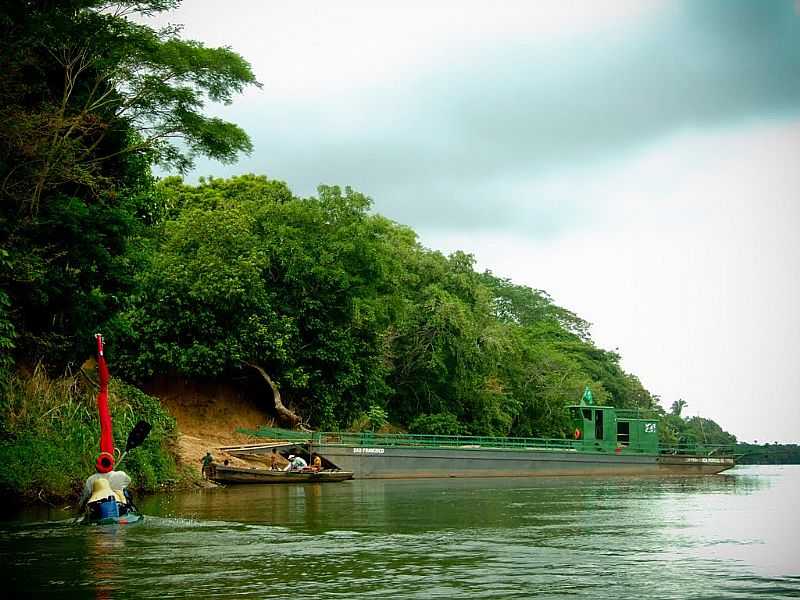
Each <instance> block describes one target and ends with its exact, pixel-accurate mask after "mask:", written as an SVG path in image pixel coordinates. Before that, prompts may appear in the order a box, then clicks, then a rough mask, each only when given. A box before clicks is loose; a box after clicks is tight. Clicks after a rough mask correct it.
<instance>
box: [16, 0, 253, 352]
mask: <svg viewBox="0 0 800 600" xmlns="http://www.w3.org/2000/svg"><path fill="white" fill-rule="evenodd" d="M177 4H178V2H177V0H120V1H117V2H107V1H100V0H64V1H61V2H53V1H50V0H17V1H12V2H7V3H3V4H2V7H0V248H2V249H3V250H5V251H6V252H7V258H6V261H7V262H8V263H9V265H10V268H7V269H3V270H2V271H0V277H2V280H0V287H2V289H4V290H6V292H7V294H8V300H9V302H10V307H9V308H8V309H7V310H9V311H10V315H11V319H12V322H13V323H14V325H15V326H16V332H17V334H18V335H19V337H20V339H19V341H18V343H17V347H18V351H19V352H20V353H21V354H22V355H23V356H25V357H27V358H29V359H34V360H35V359H38V358H40V357H42V356H44V355H46V354H49V356H50V358H51V359H54V360H55V361H56V362H65V361H68V360H71V359H73V358H74V356H73V355H74V350H75V349H74V340H76V339H79V338H86V339H89V340H90V339H91V338H90V337H89V336H88V335H87V334H90V333H91V330H92V329H94V328H95V327H97V326H98V325H99V324H100V323H102V322H103V321H104V320H105V319H106V318H107V317H108V316H109V315H110V314H112V313H113V312H114V311H115V310H117V308H118V306H119V304H120V300H121V298H122V296H123V295H124V294H125V293H126V292H127V291H128V290H129V289H130V285H131V283H132V264H131V260H130V257H128V256H127V254H126V245H127V240H128V237H129V236H130V234H131V233H132V232H133V231H134V229H135V227H136V226H137V223H140V222H142V220H143V219H146V218H148V213H149V212H151V208H152V207H151V204H152V199H149V198H147V194H146V192H147V190H148V189H149V187H150V186H151V176H150V165H151V164H152V163H159V164H162V165H169V166H172V167H175V168H178V169H183V170H185V169H187V168H189V167H190V166H191V164H192V159H193V157H194V156H196V155H197V154H205V155H208V156H211V157H213V158H216V159H219V160H222V161H229V160H233V159H234V158H235V156H236V155H237V154H238V153H240V152H247V151H249V150H250V148H251V145H250V141H249V139H248V137H247V135H246V134H245V133H244V132H243V131H242V130H241V129H240V128H239V127H237V126H236V125H234V124H231V123H226V122H224V121H222V120H220V119H218V118H215V117H209V116H206V115H205V114H204V113H203V109H204V103H205V102H207V101H209V100H210V101H214V102H229V101H230V100H231V98H232V96H233V94H235V93H238V92H240V91H242V90H243V89H244V87H245V86H248V85H258V84H257V82H256V80H255V77H254V75H253V73H252V71H251V69H250V66H249V65H248V63H247V62H246V61H245V60H244V59H242V58H241V57H240V56H238V55H237V54H236V53H234V52H233V51H231V50H230V49H228V48H207V47H205V46H204V45H203V44H202V43H200V42H194V41H186V40H182V39H180V37H179V29H178V28H176V27H167V28H163V29H154V28H152V27H150V26H148V25H145V24H143V23H142V22H140V21H137V20H134V17H140V16H142V15H145V16H147V15H153V14H156V13H159V12H162V11H165V10H168V9H171V8H174V7H175V6H176V5H177Z"/></svg>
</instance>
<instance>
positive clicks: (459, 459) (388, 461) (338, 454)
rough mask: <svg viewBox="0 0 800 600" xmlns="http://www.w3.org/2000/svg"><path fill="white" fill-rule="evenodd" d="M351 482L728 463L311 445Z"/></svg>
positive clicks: (713, 467)
mask: <svg viewBox="0 0 800 600" xmlns="http://www.w3.org/2000/svg"><path fill="white" fill-rule="evenodd" d="M314 450H315V451H317V452H319V453H320V454H321V455H323V456H325V457H326V458H327V459H328V460H330V461H331V462H333V463H335V464H336V465H337V466H338V467H339V468H341V469H343V470H345V471H351V472H352V473H353V474H354V477H355V478H356V479H405V478H447V477H537V476H538V477H553V476H570V475H573V476H607V475H713V474H716V473H720V472H722V471H725V470H727V469H730V468H731V467H733V466H735V464H736V463H735V460H734V459H733V458H724V457H706V456H685V455H655V454H616V453H615V454H609V453H600V452H598V453H586V452H576V451H569V450H560V451H559V450H536V449H531V450H524V449H520V450H509V449H490V448H469V449H467V448H463V449H462V448H441V449H437V448H408V447H406V448H402V447H396V448H390V447H387V448H363V447H352V446H336V445H325V444H323V445H317V444H315V445H314Z"/></svg>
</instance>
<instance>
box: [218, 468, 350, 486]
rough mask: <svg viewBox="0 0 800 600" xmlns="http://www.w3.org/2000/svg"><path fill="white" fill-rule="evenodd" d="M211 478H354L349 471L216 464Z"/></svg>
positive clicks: (220, 480)
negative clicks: (275, 468) (290, 469)
mask: <svg viewBox="0 0 800 600" xmlns="http://www.w3.org/2000/svg"><path fill="white" fill-rule="evenodd" d="M209 478H210V479H212V480H214V481H216V482H217V483H328V482H333V481H345V480H347V479H352V478H353V474H352V473H351V472H349V471H326V470H323V471H316V472H314V471H271V470H269V469H258V468H242V467H231V466H225V465H214V468H213V469H212V471H211V473H210V474H209Z"/></svg>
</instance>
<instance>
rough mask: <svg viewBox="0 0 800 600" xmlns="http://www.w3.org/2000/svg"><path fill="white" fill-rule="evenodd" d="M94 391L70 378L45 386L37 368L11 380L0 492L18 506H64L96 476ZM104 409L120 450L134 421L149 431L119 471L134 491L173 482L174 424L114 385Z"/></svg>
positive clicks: (145, 400) (147, 400)
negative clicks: (52, 502) (27, 502)
mask: <svg viewBox="0 0 800 600" xmlns="http://www.w3.org/2000/svg"><path fill="white" fill-rule="evenodd" d="M95 394H96V390H95V389H93V388H92V387H91V386H88V385H86V383H85V382H84V381H82V380H81V379H79V378H77V377H74V376H67V377H62V378H56V379H51V378H49V377H48V376H47V375H46V374H45V372H44V369H42V368H41V367H37V369H36V370H35V371H34V373H33V374H32V375H29V376H25V375H14V376H12V377H11V378H10V380H9V381H8V386H7V389H6V393H5V394H3V396H2V399H0V465H2V469H0V491H2V493H3V495H4V496H6V497H10V498H13V497H16V498H18V499H23V498H28V499H33V498H38V499H40V500H43V499H47V498H51V499H55V498H59V499H63V498H68V497H70V496H74V495H76V494H77V493H79V491H80V489H81V487H82V485H83V481H84V480H85V478H86V477H87V476H88V475H90V474H92V473H93V472H94V461H95V458H96V456H97V454H98V452H99V439H100V425H99V420H98V416H97V407H96V400H95ZM109 405H110V407H111V414H112V417H113V421H114V442H115V446H116V447H117V448H120V449H124V447H125V442H126V439H127V435H128V432H129V431H130V430H131V429H132V428H133V425H134V424H135V423H136V422H137V421H139V420H145V421H148V422H149V423H150V424H151V425H152V427H153V429H152V431H151V433H150V435H149V437H148V438H147V440H146V441H145V442H144V444H142V446H141V447H140V448H138V449H136V450H135V451H133V452H131V454H130V455H129V457H128V458H126V459H125V463H123V466H122V468H123V469H124V470H125V471H126V472H128V473H129V474H130V476H131V478H132V479H133V482H134V485H135V486H136V487H137V488H139V489H144V490H152V489H155V488H156V487H157V486H158V485H159V484H160V483H161V482H162V481H164V480H165V479H171V478H174V477H175V472H176V468H175V452H174V443H175V435H176V431H175V421H174V419H172V417H171V416H170V415H169V414H167V413H166V411H165V410H164V409H163V407H162V406H161V404H160V403H159V401H158V400H157V399H156V398H153V397H151V396H148V395H147V394H144V393H143V392H141V391H140V390H138V389H136V388H134V387H132V386H130V385H127V384H124V383H121V382H119V381H117V380H112V382H111V386H110V390H109Z"/></svg>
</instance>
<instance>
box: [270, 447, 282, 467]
mask: <svg viewBox="0 0 800 600" xmlns="http://www.w3.org/2000/svg"><path fill="white" fill-rule="evenodd" d="M269 470H270V471H280V470H281V468H280V467H279V466H278V449H277V448H273V449H272V454H271V455H270V457H269Z"/></svg>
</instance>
